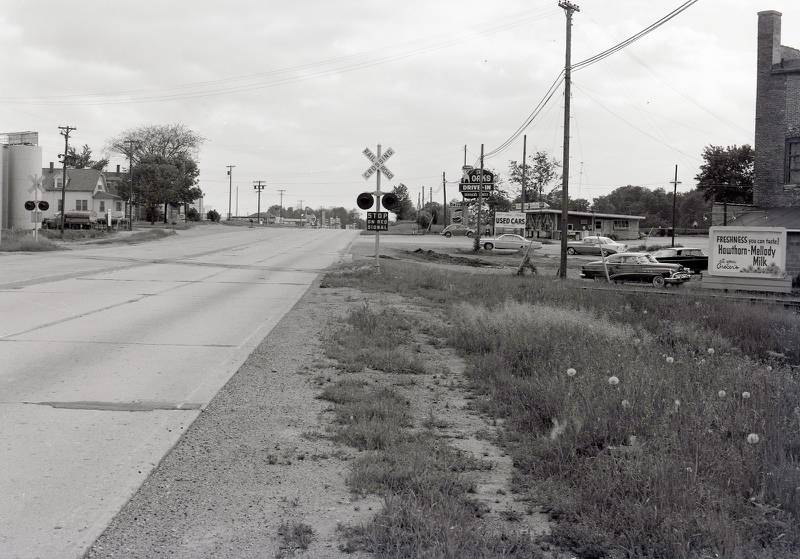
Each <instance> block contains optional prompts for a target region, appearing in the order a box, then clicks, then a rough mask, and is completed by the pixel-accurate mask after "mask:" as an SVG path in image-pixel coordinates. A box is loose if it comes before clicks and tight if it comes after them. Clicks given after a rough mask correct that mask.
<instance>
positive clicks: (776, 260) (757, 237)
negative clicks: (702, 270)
mask: <svg viewBox="0 0 800 559" xmlns="http://www.w3.org/2000/svg"><path fill="white" fill-rule="evenodd" d="M708 242H709V251H708V254H709V257H708V273H709V274H711V275H713V276H736V277H751V278H753V277H755V278H783V277H785V275H786V229H784V228H783V227H712V228H711V229H710V230H709V233H708Z"/></svg>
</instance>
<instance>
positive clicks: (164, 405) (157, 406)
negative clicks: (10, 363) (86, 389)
mask: <svg viewBox="0 0 800 559" xmlns="http://www.w3.org/2000/svg"><path fill="white" fill-rule="evenodd" d="M22 403H23V404H28V405H34V406H50V407H51V408H55V409H65V410H90V411H129V412H141V411H156V410H167V411H192V410H199V409H200V408H202V407H203V404H198V403H191V402H180V403H172V402H156V401H147V400H140V401H133V402H92V401H75V402H22Z"/></svg>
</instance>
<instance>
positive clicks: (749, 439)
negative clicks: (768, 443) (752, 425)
mask: <svg viewBox="0 0 800 559" xmlns="http://www.w3.org/2000/svg"><path fill="white" fill-rule="evenodd" d="M759 440H760V439H759V437H758V435H757V434H756V433H750V434H749V435H747V442H748V443H749V444H758V441H759Z"/></svg>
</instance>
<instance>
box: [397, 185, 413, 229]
mask: <svg viewBox="0 0 800 559" xmlns="http://www.w3.org/2000/svg"><path fill="white" fill-rule="evenodd" d="M392 193H393V194H394V195H395V196H397V200H398V205H397V209H396V210H394V211H393V212H392V213H393V214H395V215H396V216H397V219H400V220H403V219H414V214H415V213H416V212H415V211H414V204H413V203H412V202H411V198H410V197H409V195H408V187H407V186H406V185H404V184H403V183H402V182H401V183H399V184H398V185H397V186H395V187H394V188H392Z"/></svg>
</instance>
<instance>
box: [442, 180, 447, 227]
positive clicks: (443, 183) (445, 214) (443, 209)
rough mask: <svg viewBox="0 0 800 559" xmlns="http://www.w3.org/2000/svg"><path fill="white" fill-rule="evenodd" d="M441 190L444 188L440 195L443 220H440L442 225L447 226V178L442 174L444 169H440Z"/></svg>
mask: <svg viewBox="0 0 800 559" xmlns="http://www.w3.org/2000/svg"><path fill="white" fill-rule="evenodd" d="M442 190H444V196H442V202H443V204H442V212H443V214H444V215H443V217H444V221H443V222H442V226H443V227H447V180H446V179H445V176H444V171H442Z"/></svg>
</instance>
